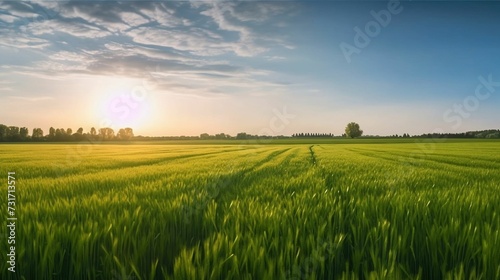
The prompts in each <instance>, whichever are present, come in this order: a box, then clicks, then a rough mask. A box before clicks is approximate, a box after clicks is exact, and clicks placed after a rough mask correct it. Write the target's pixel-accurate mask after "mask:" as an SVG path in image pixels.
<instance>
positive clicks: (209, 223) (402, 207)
mask: <svg viewBox="0 0 500 280" xmlns="http://www.w3.org/2000/svg"><path fill="white" fill-rule="evenodd" d="M499 170H500V142H486V141H473V142H466V141H464V142H445V143H426V144H425V145H424V144H415V143H392V144H390V143H388V144H382V143H377V144H342V143H338V144H324V143H313V144H294V145H292V144H289V145H287V144H283V143H281V144H280V145H166V144H165V145H162V144H154V145H108V144H106V145H88V146H83V145H77V144H70V145H56V144H43V145H1V146H0V171H1V178H3V179H2V180H3V183H2V185H3V186H4V187H2V190H1V193H0V195H1V196H2V197H4V199H3V200H2V201H3V202H1V203H0V213H1V215H0V218H1V219H2V220H3V221H4V222H3V224H4V226H2V228H3V229H2V230H1V231H0V232H1V233H2V235H3V236H6V227H5V224H6V222H7V220H6V219H7V214H6V213H7V209H6V208H7V207H6V206H7V202H6V197H7V188H6V183H7V172H8V171H15V172H16V195H17V197H16V203H17V204H16V211H17V214H16V215H17V218H18V220H17V228H16V231H17V232H16V244H15V246H16V271H17V272H16V273H15V274H14V273H11V272H9V271H8V270H7V268H8V264H7V263H6V252H7V248H8V246H10V245H8V244H7V239H5V238H2V239H1V240H0V248H1V252H2V258H1V259H2V261H1V263H0V278H1V279H75V280H78V279H122V280H125V279H128V280H132V279H500V261H499V260H500V172H499Z"/></svg>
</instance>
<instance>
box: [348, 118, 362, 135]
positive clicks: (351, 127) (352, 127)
mask: <svg viewBox="0 0 500 280" xmlns="http://www.w3.org/2000/svg"><path fill="white" fill-rule="evenodd" d="M345 134H346V135H347V137H350V138H355V137H360V136H361V135H363V130H361V129H360V128H359V124H357V123H355V122H350V123H348V124H347V126H346V128H345Z"/></svg>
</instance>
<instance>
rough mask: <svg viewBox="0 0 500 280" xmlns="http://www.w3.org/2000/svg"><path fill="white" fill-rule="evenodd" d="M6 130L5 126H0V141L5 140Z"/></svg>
mask: <svg viewBox="0 0 500 280" xmlns="http://www.w3.org/2000/svg"><path fill="white" fill-rule="evenodd" d="M7 130H8V127H7V126H6V125H3V124H0V141H5V140H7Z"/></svg>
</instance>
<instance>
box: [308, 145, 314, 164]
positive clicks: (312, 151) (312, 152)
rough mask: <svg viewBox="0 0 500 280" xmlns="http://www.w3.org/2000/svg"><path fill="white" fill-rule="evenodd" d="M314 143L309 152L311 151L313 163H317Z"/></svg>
mask: <svg viewBox="0 0 500 280" xmlns="http://www.w3.org/2000/svg"><path fill="white" fill-rule="evenodd" d="M313 147H314V145H311V146H309V153H311V164H314V165H315V164H316V155H315V154H314V150H313Z"/></svg>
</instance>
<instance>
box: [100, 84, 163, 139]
mask: <svg viewBox="0 0 500 280" xmlns="http://www.w3.org/2000/svg"><path fill="white" fill-rule="evenodd" d="M96 103H97V110H98V112H96V113H97V114H96V115H97V116H98V118H99V120H98V121H99V127H100V128H102V127H110V128H112V129H114V130H115V131H118V129H120V128H126V127H130V128H132V129H134V130H137V129H141V128H144V127H146V126H149V125H150V124H151V120H152V114H153V111H154V110H153V104H154V102H153V101H152V95H151V94H150V92H148V91H147V90H146V89H145V88H143V87H140V86H137V85H133V83H130V82H129V83H123V82H122V83H121V84H119V85H118V86H114V87H113V88H112V89H109V90H107V92H105V93H104V94H101V95H100V96H99V97H98V98H97V101H96Z"/></svg>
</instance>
